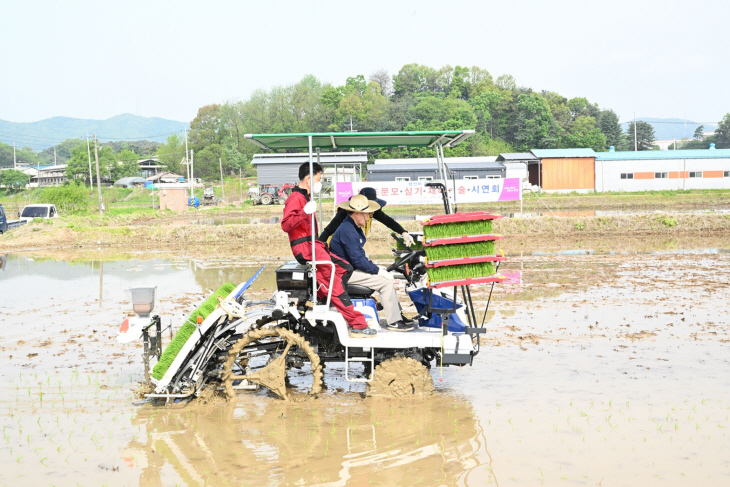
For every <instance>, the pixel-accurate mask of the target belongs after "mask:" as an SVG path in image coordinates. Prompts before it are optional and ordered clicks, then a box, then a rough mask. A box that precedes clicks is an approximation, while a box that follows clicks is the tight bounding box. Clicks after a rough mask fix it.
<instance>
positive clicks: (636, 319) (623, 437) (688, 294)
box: [0, 248, 730, 486]
mask: <svg viewBox="0 0 730 487" xmlns="http://www.w3.org/2000/svg"><path fill="white" fill-rule="evenodd" d="M149 257H150V256H147V255H132V256H129V257H128V258H125V259H121V260H111V261H109V260H107V261H105V262H104V263H103V266H102V263H101V262H99V261H91V260H85V259H84V257H83V256H76V257H75V258H74V260H68V258H67V260H53V259H48V258H46V259H43V260H41V259H38V258H36V257H34V256H32V255H25V254H22V255H10V256H8V258H7V263H6V265H5V267H4V270H2V271H0V327H2V330H3V332H2V334H1V335H0V364H1V365H0V375H2V378H3V381H2V385H0V391H2V392H1V394H0V398H1V399H0V408H1V409H0V424H1V425H2V427H3V430H2V432H3V438H2V440H0V466H1V467H2V468H0V485H36V484H38V485H45V484H52V485H77V484H78V485H104V484H106V485H161V486H162V485H175V484H177V485H370V484H382V485H485V484H493V485H555V484H559V483H565V484H568V485H572V484H575V485H718V486H719V485H728V484H730V455H728V449H729V448H730V441H728V433H727V431H728V427H730V423H729V422H728V419H729V416H730V402H728V397H730V374H728V373H727V370H728V360H729V359H730V353H728V352H729V351H730V322H729V321H730V320H728V314H727V303H728V298H730V282H729V281H730V280H729V278H728V277H727V276H728V275H730V254H728V253H722V252H713V251H711V250H707V249H705V250H703V249H694V250H693V252H692V253H687V252H683V251H676V250H667V249H665V248H662V250H661V252H653V253H652V252H651V251H647V253H641V254H635V253H620V254H598V255H596V254H576V255H572V254H569V255H565V254H561V253H552V254H551V255H531V254H530V253H525V254H524V255H520V254H519V253H517V254H513V255H512V257H511V258H510V260H509V261H507V262H506V263H505V265H504V267H503V269H501V270H503V272H505V273H507V274H509V276H510V280H509V282H508V283H507V284H505V285H504V286H502V287H497V288H495V295H494V298H495V301H494V302H493V303H492V305H491V306H492V308H490V313H489V314H488V316H487V320H488V321H487V324H486V326H487V328H488V332H487V334H486V336H484V337H483V340H482V341H483V345H482V347H483V348H482V352H481V353H480V354H479V355H478V356H477V357H476V359H475V362H474V366H473V367H466V368H463V369H459V368H444V369H443V370H441V369H439V368H434V369H432V371H431V373H432V376H433V377H434V380H435V383H436V388H437V392H436V394H435V395H434V396H433V397H430V398H427V399H425V400H418V401H396V400H382V399H381V400H373V399H362V397H361V394H362V392H363V391H364V386H363V385H362V384H356V383H348V382H346V381H345V380H344V379H343V370H342V368H341V367H338V366H337V365H336V364H332V365H328V367H327V369H326V370H325V386H326V389H325V392H324V393H323V394H322V395H321V397H319V398H318V399H310V400H306V401H303V402H299V403H294V404H285V403H283V402H281V401H278V400H276V399H274V398H272V397H271V396H270V395H267V394H266V393H265V392H264V391H260V392H256V393H252V394H241V395H240V396H239V398H238V400H237V401H236V402H235V403H231V404H228V405H209V406H193V405H189V404H187V405H186V404H175V405H171V406H168V407H159V406H158V407H155V406H152V405H150V404H144V403H140V402H138V401H136V400H135V399H134V398H133V396H132V395H131V393H130V388H131V387H133V385H134V384H135V383H136V382H137V381H139V380H140V379H141V378H142V368H141V359H140V353H141V350H140V348H139V347H138V346H136V345H134V344H132V345H125V346H121V345H118V344H117V343H116V342H115V341H114V332H115V330H116V327H117V325H118V323H119V321H120V320H121V318H122V317H124V316H125V315H127V314H128V311H129V309H130V305H129V302H128V297H127V295H126V293H125V292H124V289H127V288H129V287H134V286H139V285H157V286H158V301H157V307H156V309H155V312H159V313H160V315H161V316H163V324H168V323H170V322H172V323H174V324H175V326H177V323H178V322H179V321H180V319H181V318H182V317H183V316H184V315H186V314H187V313H189V312H190V311H192V309H194V308H195V307H196V306H197V304H198V303H199V302H200V301H201V300H202V299H203V297H204V296H205V295H206V293H207V292H208V291H207V289H211V288H215V287H217V285H219V284H220V283H221V282H224V281H228V280H232V281H235V282H240V281H243V280H245V279H247V278H248V277H249V276H251V275H252V274H253V272H254V271H255V269H256V268H257V267H256V266H257V265H258V262H257V259H256V258H255V257H241V258H237V259H194V258H189V257H186V258H182V257H177V258H169V257H165V258H149ZM31 259H32V260H31ZM269 264H270V266H274V265H276V264H275V262H271V263H269ZM273 286H274V282H273V275H272V274H271V273H270V271H269V272H266V273H265V274H263V277H262V279H261V281H258V282H257V284H256V287H255V289H254V290H253V293H252V295H254V296H260V297H263V296H266V295H268V294H269V293H270V292H271V291H272V290H273ZM487 294H488V289H481V290H477V292H476V296H475V299H476V300H477V301H479V302H480V303H484V301H485V300H486V296H487ZM482 309H483V308H482ZM479 318H480V319H481V316H480V317H479ZM441 379H443V380H441ZM304 381H306V376H294V377H292V383H293V385H294V387H295V388H296V387H297V386H298V385H299V384H300V383H303V382H304Z"/></svg>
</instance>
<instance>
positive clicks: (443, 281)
mask: <svg viewBox="0 0 730 487" xmlns="http://www.w3.org/2000/svg"><path fill="white" fill-rule="evenodd" d="M497 218H502V217H501V216H500V215H493V214H491V213H486V212H483V211H478V212H473V213H455V214H453V215H438V216H434V217H432V218H430V219H428V220H425V221H424V222H422V225H423V246H424V249H425V251H426V257H427V261H426V268H427V273H428V279H429V287H431V288H440V287H449V286H463V285H469V284H486V283H490V282H502V281H504V279H505V278H504V276H502V275H499V274H497V273H496V267H495V263H496V262H500V261H502V260H504V257H503V256H501V255H498V254H497V252H496V249H495V241H497V240H501V239H503V238H504V237H503V236H501V235H495V234H494V233H493V221H494V220H495V219H497Z"/></svg>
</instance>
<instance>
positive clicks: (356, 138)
mask: <svg viewBox="0 0 730 487" xmlns="http://www.w3.org/2000/svg"><path fill="white" fill-rule="evenodd" d="M473 134H474V131H473V130H434V131H426V132H324V133H316V132H313V133H301V134H246V135H244V138H246V139H248V140H250V141H251V142H253V143H254V144H256V145H258V146H259V147H261V148H263V149H310V150H311V149H351V148H367V147H434V146H436V145H438V144H440V145H442V146H443V147H453V146H455V145H456V144H458V143H460V142H462V141H464V140H465V139H467V138H468V137H470V136H472V135H473Z"/></svg>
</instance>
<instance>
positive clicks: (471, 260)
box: [426, 255, 506, 267]
mask: <svg viewBox="0 0 730 487" xmlns="http://www.w3.org/2000/svg"><path fill="white" fill-rule="evenodd" d="M503 260H506V258H505V257H501V256H499V255H481V256H478V257H459V258H456V259H441V260H433V261H428V263H427V264H426V267H443V266H447V265H463V264H477V263H479V262H502V261H503Z"/></svg>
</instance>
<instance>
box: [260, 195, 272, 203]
mask: <svg viewBox="0 0 730 487" xmlns="http://www.w3.org/2000/svg"><path fill="white" fill-rule="evenodd" d="M273 201H274V198H272V196H271V195H270V194H269V193H264V194H262V195H261V204H262V205H270V204H271V203H272V202H273Z"/></svg>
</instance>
